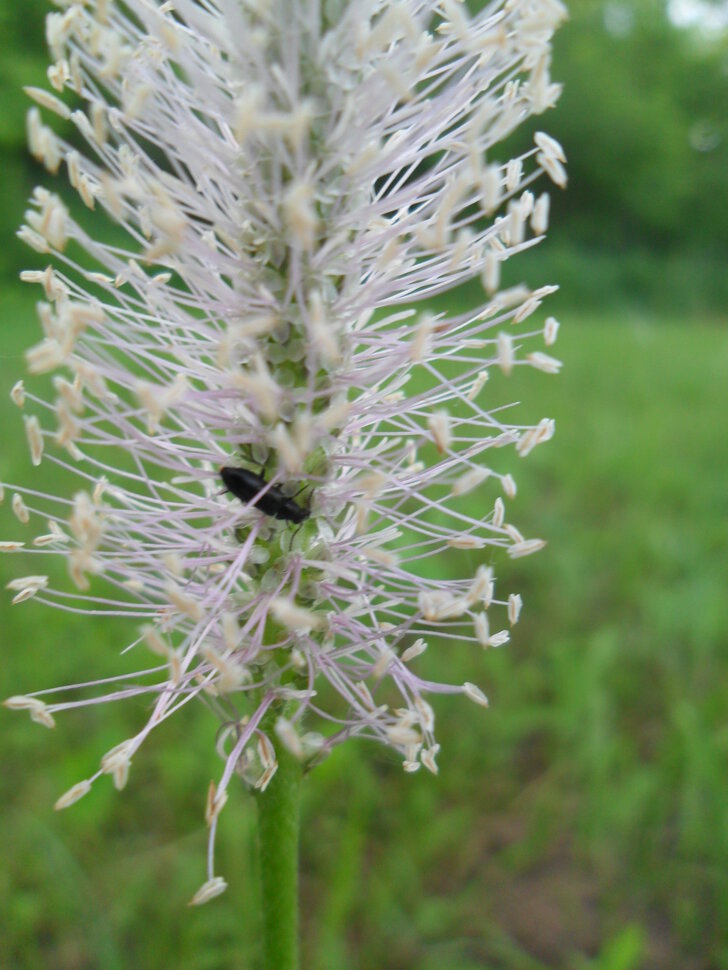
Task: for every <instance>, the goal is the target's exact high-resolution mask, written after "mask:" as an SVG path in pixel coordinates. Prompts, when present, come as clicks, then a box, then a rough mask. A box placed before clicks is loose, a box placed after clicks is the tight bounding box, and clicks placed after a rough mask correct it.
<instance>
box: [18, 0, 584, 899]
mask: <svg viewBox="0 0 728 970" xmlns="http://www.w3.org/2000/svg"><path fill="white" fill-rule="evenodd" d="M58 7H59V8H60V9H59V10H57V11H55V12H53V13H51V14H50V15H49V16H48V20H47V38H48V43H49V47H50V51H51V55H52V59H53V63H52V65H51V67H50V68H49V70H48V80H49V86H48V89H38V88H29V89H28V94H29V95H30V97H31V98H32V99H33V100H34V102H35V106H34V107H33V108H32V109H31V110H30V113H29V115H28V135H29V141H30V148H31V151H32V154H33V155H34V156H35V157H36V158H37V159H39V160H40V161H42V162H43V163H44V165H45V166H46V168H47V169H49V171H50V172H52V173H56V172H58V173H59V174H61V175H62V177H64V178H66V179H67V180H68V182H69V183H70V185H71V187H72V188H73V189H74V190H75V191H76V192H77V194H78V196H80V200H81V203H82V204H83V206H77V207H75V208H74V207H72V208H69V207H68V205H67V204H66V203H65V202H64V201H63V200H62V198H61V197H60V196H59V195H58V194H55V193H54V192H51V191H49V190H48V189H46V188H38V189H36V190H35V192H34V194H33V197H32V201H31V204H30V207H29V210H28V212H27V214H26V217H25V224H24V225H23V227H22V228H21V230H20V236H21V237H22V238H23V240H24V241H25V242H26V243H28V245H29V246H30V247H31V248H32V249H33V250H34V251H35V253H36V259H35V263H36V267H35V268H33V269H30V270H28V271H26V272H24V273H23V274H22V278H23V279H24V280H25V281H26V282H28V283H32V284H35V285H36V286H37V287H39V292H40V299H39V302H38V317H39V320H40V325H41V331H42V332H41V334H40V336H39V339H38V341H37V343H36V344H35V345H34V346H33V347H31V348H30V350H29V351H28V353H27V370H28V372H29V374H30V375H31V377H32V378H35V377H36V375H52V388H53V393H52V394H51V395H50V398H49V396H48V395H44V394H41V393H40V392H36V391H34V390H33V389H32V387H31V386H29V387H28V388H27V389H26V388H25V387H24V385H23V383H22V382H19V383H18V384H17V385H16V386H15V388H13V392H12V396H13V400H14V401H15V403H16V404H17V405H18V407H20V408H22V410H23V418H24V424H25V433H26V435H27V439H28V443H29V448H30V452H31V457H32V461H33V464H34V465H39V464H41V462H42V463H43V464H46V463H49V464H50V465H51V467H52V468H53V469H59V470H61V469H62V470H63V471H64V472H70V473H71V474H72V475H73V476H75V481H76V483H77V484H76V487H75V490H69V491H66V490H63V491H61V490H59V491H58V493H57V494H56V493H54V492H50V493H47V492H45V491H43V490H42V489H43V488H46V487H47V486H38V485H37V484H36V483H33V482H31V483H30V484H29V485H28V486H27V487H25V488H24V487H20V486H18V485H12V486H7V491H8V493H9V494H11V499H10V505H11V508H12V512H13V513H14V515H15V519H16V523H15V533H16V534H15V533H14V534H13V535H12V536H11V537H10V538H9V539H8V541H6V542H4V543H2V548H3V549H4V550H6V551H16V552H17V555H18V557H22V556H29V557H30V556H32V557H41V558H43V557H46V556H49V555H50V556H56V557H58V556H60V557H62V558H63V559H64V560H65V562H66V563H67V567H68V579H67V581H65V582H63V581H58V580H54V581H51V580H50V579H49V577H48V576H47V575H46V574H45V573H43V571H42V568H35V563H36V561H37V560H36V559H35V558H33V559H29V560H28V561H29V562H31V563H32V564H33V566H34V568H32V570H31V571H30V573H29V574H28V575H25V576H23V577H21V578H19V579H16V580H13V581H12V583H11V584H10V587H11V591H12V594H13V602H14V603H20V602H22V601H25V600H29V599H31V598H35V599H36V600H39V601H42V602H44V603H46V604H49V605H52V606H56V607H60V608H62V609H66V610H68V609H71V610H75V611H86V612H88V613H94V614H98V613H99V612H104V611H106V612H108V613H109V614H110V615H112V616H120V615H121V616H127V617H131V618H133V619H134V621H135V624H136V629H137V630H138V633H137V635H136V636H135V638H134V640H133V642H132V643H130V644H126V643H124V644H121V645H120V646H123V647H126V648H127V649H131V650H133V652H134V654H135V655H137V656H138V657H139V665H140V669H139V671H138V674H136V675H134V676H129V675H128V674H127V675H125V676H124V677H123V678H121V677H119V678H118V679H111V680H109V679H106V680H103V681H102V680H100V679H98V678H100V677H102V676H105V677H108V676H109V675H111V676H112V677H113V676H114V673H113V670H111V671H107V670H106V669H105V670H104V671H102V669H101V663H100V664H99V672H98V677H97V678H94V681H93V682H91V683H89V684H76V685H71V686H70V687H67V688H65V689H64V691H63V693H59V694H53V693H52V692H50V693H48V692H43V694H42V696H40V695H23V696H18V697H14V698H10V699H9V700H8V701H6V704H7V706H9V707H11V708H16V709H25V710H28V711H29V713H30V715H31V717H32V718H33V719H34V720H36V721H38V722H40V723H41V724H44V725H46V726H49V727H50V726H52V725H53V723H54V715H55V714H56V713H57V712H59V711H61V710H64V709H69V708H73V707H78V706H82V705H86V704H97V703H99V702H100V701H101V700H103V699H109V700H117V699H123V698H130V697H136V698H139V697H142V698H147V701H148V705H149V708H148V715H149V716H148V719H147V720H146V722H145V723H142V724H140V726H139V731H138V733H136V734H135V735H134V736H133V737H131V738H128V739H126V740H124V741H122V742H121V743H120V744H119V745H118V746H117V747H116V748H114V749H113V750H112V751H110V752H107V753H106V754H105V755H103V757H102V758H101V763H100V767H99V770H98V772H97V774H96V775H94V776H93V777H92V778H90V779H87V780H85V781H83V782H80V783H79V784H78V785H76V786H74V788H72V789H71V790H70V792H67V793H66V794H65V795H64V796H62V798H61V799H59V802H58V807H64V806H65V805H68V804H71V803H72V802H73V801H75V800H76V799H77V798H79V797H81V796H83V795H84V794H86V792H87V791H88V790H89V789H90V787H91V785H92V783H93V782H94V781H95V780H96V779H97V778H98V777H99V776H100V775H102V774H110V775H111V776H112V778H113V780H114V783H115V784H116V786H117V787H119V788H121V787H123V785H124V784H125V782H126V779H127V775H128V771H129V766H130V764H131V760H132V758H133V757H134V755H135V753H136V751H137V750H138V748H139V747H140V746H141V745H142V743H143V742H144V740H145V738H146V737H147V736H148V735H149V733H150V732H151V731H152V730H153V729H154V728H156V727H158V726H159V725H161V724H162V723H163V722H164V721H165V720H166V719H167V718H168V717H170V716H171V715H172V714H174V713H176V712H177V711H178V710H180V709H181V708H183V707H185V705H186V704H188V703H189V702H190V701H193V700H195V699H196V698H200V699H202V700H204V701H205V702H206V704H207V705H208V706H209V707H210V708H211V709H212V710H213V711H214V713H215V714H216V715H217V716H218V717H219V719H220V722H221V731H220V735H219V751H220V753H221V754H222V756H223V758H224V767H223V771H222V775H221V778H220V779H219V780H218V782H217V783H216V784H214V785H212V786H211V789H210V793H209V797H208V804H207V820H208V823H209V825H210V833H211V840H212V839H213V838H214V833H215V827H216V822H217V817H218V814H219V812H220V810H221V809H222V807H223V805H224V803H225V800H226V797H227V789H228V785H229V782H230V779H231V777H232V776H233V774H239V775H242V776H243V777H244V778H245V779H246V780H247V782H248V783H249V784H250V785H251V786H252V787H253V788H258V789H260V788H264V787H265V786H266V785H267V784H268V783H269V781H270V779H271V778H272V777H273V775H274V773H275V770H276V764H277V762H276V750H277V749H278V748H279V745H283V746H285V747H286V748H287V749H288V750H289V751H291V752H293V753H294V754H295V755H296V756H297V757H299V758H301V760H303V761H305V762H309V761H314V760H317V759H320V758H322V757H323V756H325V755H326V753H327V752H328V751H330V750H331V749H332V748H333V747H334V746H335V745H337V744H339V743H340V742H342V741H344V740H346V739H348V738H351V737H355V736H359V737H365V738H369V739H372V740H375V741H378V742H380V743H382V744H384V745H386V746H388V747H389V748H391V749H394V751H396V752H397V753H398V755H399V756H400V758H401V760H402V762H403V764H404V768H405V770H407V771H415V770H416V769H417V768H419V767H420V766H421V765H424V766H425V767H426V768H428V769H429V770H431V771H435V770H436V756H437V753H438V745H437V742H436V739H435V730H434V723H435V717H434V712H433V708H432V706H431V704H430V699H431V698H432V695H434V694H442V693H460V694H464V695H465V696H466V697H468V698H470V699H471V700H473V701H475V702H476V703H478V704H481V705H487V700H486V697H485V694H484V693H483V692H482V691H481V690H480V689H479V688H478V687H476V686H475V685H474V684H471V683H466V684H459V683H458V684H449V683H434V682H432V681H429V680H426V679H425V678H424V677H423V676H422V675H421V674H420V673H418V666H419V663H420V662H418V659H417V658H418V657H419V656H420V655H421V654H422V653H423V651H424V650H425V649H426V648H427V646H428V644H429V643H430V642H433V643H435V649H437V646H436V643H445V644H446V643H447V642H448V641H454V640H457V641H460V642H463V641H465V642H470V643H472V644H473V647H474V648H484V647H498V646H501V645H502V644H504V643H505V642H506V641H507V640H508V638H509V632H508V630H509V628H510V626H512V625H513V624H514V623H515V622H516V621H517V619H518V615H519V612H520V608H521V600H520V597H519V596H518V594H517V593H514V592H504V593H501V592H500V590H496V582H495V574H494V571H493V569H492V567H491V566H490V565H488V564H489V563H490V562H492V561H493V558H494V556H495V557H496V558H497V554H498V553H499V552H500V553H502V554H505V555H509V556H511V557H518V556H525V555H528V554H530V553H532V552H535V551H537V550H538V549H539V548H541V546H542V545H543V544H544V543H543V542H542V541H541V540H540V539H538V538H532V537H525V536H524V535H522V534H521V532H519V530H518V529H517V528H516V526H515V525H513V524H512V523H511V522H510V520H509V516H508V512H507V503H508V502H509V500H510V499H512V498H513V496H514V495H515V492H516V483H515V480H514V478H513V476H512V475H511V474H510V472H505V471H503V470H502V467H503V454H502V453H503V452H506V453H507V454H510V455H514V456H516V458H515V459H514V460H517V458H518V457H522V456H525V455H526V454H528V452H530V451H531V450H532V449H533V448H534V447H535V446H536V445H538V444H540V443H541V442H543V441H546V440H547V439H548V438H550V437H551V435H552V433H553V422H552V421H551V420H549V419H548V418H544V419H543V420H541V421H540V422H539V423H537V424H535V425H530V424H526V425H524V424H518V423H515V416H514V413H513V412H512V411H511V410H507V409H505V408H504V405H506V404H507V403H508V402H507V401H495V400H493V398H492V396H491V395H490V394H489V393H488V392H489V385H488V384H487V379H488V375H489V372H490V371H491V370H492V369H499V370H500V371H502V372H503V373H505V374H509V373H510V372H511V371H512V370H513V369H515V368H516V367H523V366H525V367H532V368H535V369H536V370H540V371H546V372H548V373H555V372H556V371H558V369H559V366H560V365H559V362H558V361H557V360H556V359H555V358H553V357H552V356H550V355H549V354H548V353H547V352H545V351H544V350H542V349H540V348H541V347H542V346H546V348H548V347H549V346H550V345H551V344H552V343H553V342H554V340H555V338H556V331H557V328H558V324H557V322H556V320H554V319H553V317H548V318H546V320H545V322H544V321H543V320H540V319H539V318H540V307H541V303H542V300H543V299H544V297H546V296H547V295H548V294H549V293H550V292H552V291H553V290H554V289H555V287H552V286H542V287H541V288H540V289H536V290H532V289H530V288H528V287H527V286H525V285H521V286H517V287H510V288H507V289H501V287H500V268H501V265H502V263H503V262H504V261H505V260H506V259H508V258H509V257H511V256H513V255H515V254H516V253H518V252H519V251H521V250H523V249H525V248H526V247H529V246H531V245H533V244H534V243H535V242H538V241H539V240H540V239H542V238H543V236H544V234H545V232H546V229H547V223H548V213H549V197H548V194H547V193H545V192H543V191H541V192H540V193H538V194H537V193H536V192H534V191H533V190H532V188H531V187H532V185H533V183H534V182H535V180H537V179H538V178H539V176H542V175H543V174H544V173H545V175H546V176H547V177H548V178H549V179H550V180H551V181H552V182H553V183H555V184H556V185H557V186H563V185H564V184H565V182H566V175H565V170H564V164H563V163H564V155H563V152H562V149H561V147H560V145H559V144H558V143H557V142H556V141H555V140H554V139H553V138H551V137H549V136H548V135H547V134H545V133H544V132H538V133H537V134H536V136H535V141H534V144H533V146H532V147H531V148H530V149H528V150H527V151H525V153H524V154H522V155H520V156H518V157H515V158H512V159H510V160H506V161H502V160H499V155H498V151H499V149H498V146H499V143H500V142H502V141H503V139H505V138H506V137H507V136H508V135H510V134H511V133H512V132H513V131H514V130H515V129H516V128H518V127H519V126H520V125H521V124H522V123H523V122H524V121H525V120H526V119H528V118H529V117H530V116H532V115H537V114H541V113H542V112H544V111H545V110H546V109H548V108H550V107H552V106H553V104H554V102H555V101H556V99H557V97H558V94H559V87H558V85H556V84H554V83H553V82H552V81H551V79H550V76H549V63H550V40H551V35H552V32H553V30H554V29H555V27H556V26H557V25H558V24H559V22H560V21H561V20H562V18H563V17H564V15H565V11H564V8H563V6H562V5H561V3H560V2H559V0H505V2H503V0H493V2H490V3H487V4H486V5H485V6H484V7H483V9H482V10H481V11H480V12H479V13H477V14H471V13H469V11H468V9H467V7H466V6H465V4H463V3H460V2H456V0H436V2H429V0H426V2H421V0H395V2H384V0H356V2H351V3H344V2H341V0H326V2H324V3H321V2H320V0H174V2H173V3H172V2H165V3H159V2H152V0H124V2H113V0H103V2H102V0H98V2H96V3H94V4H86V3H71V2H59V3H58ZM54 115H55V116H56V118H55V120H54V119H53V116H54ZM49 121H51V122H54V123H53V125H49V123H48V122H49ZM83 207H85V208H86V210H90V211H86V212H84V211H83ZM89 226H93V227H94V228H93V231H91V230H89V229H88V228H87V227H89ZM468 281H475V283H476V287H471V288H470V289H468V290H467V291H466V292H467V293H469V294H471V295H472V294H476V295H475V296H472V299H471V300H470V303H469V304H467V301H465V300H464V298H463V296H462V295H461V294H458V296H457V297H456V298H453V299H452V300H451V301H450V307H451V309H449V310H441V309H438V310H436V309H434V307H435V306H442V305H443V303H442V300H440V301H439V302H438V303H435V304H433V303H432V302H431V301H430V302H423V301H428V300H429V298H431V297H435V296H437V295H438V294H444V293H446V292H448V291H452V290H454V288H455V287H458V286H460V285H461V284H463V283H467V282H468ZM534 321H538V322H534ZM46 381H47V379H46ZM31 383H32V384H33V385H36V384H39V383H41V382H38V381H35V380H33V381H32V382H31ZM43 384H44V386H45V382H43ZM49 386H51V385H49ZM496 452H498V457H497V459H496V458H495V457H494V456H495V454H496ZM492 465H495V466H497V468H499V469H501V470H499V471H496V470H495V468H494V467H492ZM44 481H46V482H50V481H52V475H48V476H46V478H45V479H44ZM475 490H477V494H478V503H477V504H478V507H479V508H480V509H481V510H482V511H481V514H479V515H478V516H473V515H472V514H470V513H469V512H468V505H467V503H463V501H462V496H464V495H465V494H466V493H468V492H474V491H475ZM437 557H443V559H444V560H446V561H447V563H448V569H447V575H444V570H441V571H440V572H441V573H442V574H440V575H438V569H437V568H434V569H433V563H437ZM443 559H441V560H440V561H443ZM474 562H475V563H478V565H476V566H475V567H473V565H472V564H473V563H474ZM451 574H452V575H451ZM433 576H435V577H436V578H433ZM99 659H100V660H101V658H99ZM474 668H477V661H474ZM210 860H212V853H210ZM208 876H209V878H208V881H207V882H206V883H205V885H204V886H203V889H202V890H201V891H200V893H199V894H198V896H197V897H195V900H194V901H195V902H203V901H205V900H206V899H208V898H211V897H212V896H214V895H216V894H217V893H218V892H219V891H221V890H222V889H224V881H223V880H222V879H221V878H220V877H215V876H214V873H213V869H212V861H210V871H209V873H208Z"/></svg>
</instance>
